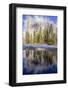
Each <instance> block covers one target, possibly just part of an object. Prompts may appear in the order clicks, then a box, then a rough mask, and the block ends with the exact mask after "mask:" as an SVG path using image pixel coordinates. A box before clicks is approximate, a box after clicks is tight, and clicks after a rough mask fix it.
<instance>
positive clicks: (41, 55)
mask: <svg viewBox="0 0 68 90" xmlns="http://www.w3.org/2000/svg"><path fill="white" fill-rule="evenodd" d="M25 53H26V55H25V57H26V58H27V60H28V62H29V63H30V64H34V65H46V66H48V65H52V64H56V63H57V55H56V54H55V53H53V52H51V51H48V50H25Z"/></svg>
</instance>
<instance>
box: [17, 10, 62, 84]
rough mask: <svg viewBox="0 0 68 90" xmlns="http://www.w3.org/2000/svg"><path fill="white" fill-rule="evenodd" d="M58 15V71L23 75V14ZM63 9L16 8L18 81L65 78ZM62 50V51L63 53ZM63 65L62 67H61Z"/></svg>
mask: <svg viewBox="0 0 68 90" xmlns="http://www.w3.org/2000/svg"><path fill="white" fill-rule="evenodd" d="M23 14H33V15H49V16H50V15H52V16H58V34H57V35H58V36H57V37H58V45H57V47H58V53H57V54H58V66H57V67H58V73H57V74H43V75H42V74H40V75H22V57H23V56H22V15H23ZM63 24H64V23H63V10H61V11H60V10H51V9H46V10H44V9H32V8H16V45H17V46H16V83H23V82H24V83H26V82H38V81H55V80H56V81H57V80H63V68H64V66H63V56H64V55H63V28H64V27H63ZM61 52H62V53H61ZM60 65H61V67H60Z"/></svg>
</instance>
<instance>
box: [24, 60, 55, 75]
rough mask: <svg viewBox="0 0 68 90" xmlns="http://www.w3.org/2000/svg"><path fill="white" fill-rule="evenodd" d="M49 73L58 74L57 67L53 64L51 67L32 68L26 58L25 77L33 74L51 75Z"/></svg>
mask: <svg viewBox="0 0 68 90" xmlns="http://www.w3.org/2000/svg"><path fill="white" fill-rule="evenodd" d="M49 73H57V65H56V64H53V65H50V66H47V68H45V66H41V65H40V66H35V67H33V68H30V66H29V63H28V62H27V60H26V59H25V58H24V59H23V75H31V74H49Z"/></svg>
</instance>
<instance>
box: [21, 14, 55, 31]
mask: <svg viewBox="0 0 68 90" xmlns="http://www.w3.org/2000/svg"><path fill="white" fill-rule="evenodd" d="M29 18H30V19H32V21H38V22H39V21H42V22H46V21H49V22H52V23H54V24H55V25H56V24H57V16H41V15H23V16H22V19H23V30H24V31H26V29H27V20H28V19H29Z"/></svg>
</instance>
